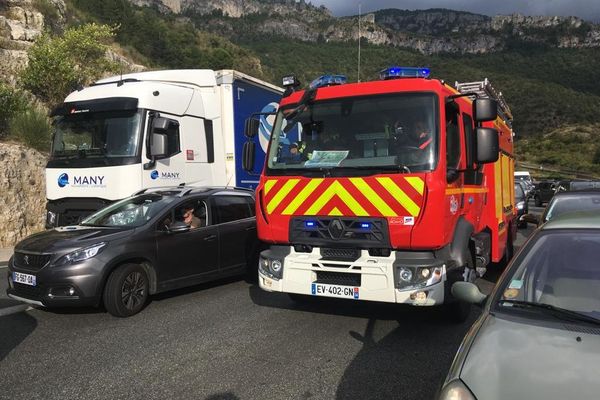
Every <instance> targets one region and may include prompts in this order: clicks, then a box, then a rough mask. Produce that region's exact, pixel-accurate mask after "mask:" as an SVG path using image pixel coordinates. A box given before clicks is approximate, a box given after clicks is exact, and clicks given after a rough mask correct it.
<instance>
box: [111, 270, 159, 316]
mask: <svg viewBox="0 0 600 400" xmlns="http://www.w3.org/2000/svg"><path fill="white" fill-rule="evenodd" d="M103 299H104V307H105V308H106V311H108V312H109V313H110V314H111V315H113V316H115V317H130V316H132V315H134V314H137V313H138V312H140V311H141V310H142V308H144V306H145V305H146V301H147V300H148V275H147V274H146V271H144V268H143V267H142V266H141V265H139V264H124V265H122V266H120V267H118V268H117V269H115V270H114V271H113V272H112V273H111V274H110V276H109V277H108V281H107V282H106V286H105V287H104V296H103Z"/></svg>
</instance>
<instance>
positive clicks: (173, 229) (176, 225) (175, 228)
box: [169, 221, 190, 233]
mask: <svg viewBox="0 0 600 400" xmlns="http://www.w3.org/2000/svg"><path fill="white" fill-rule="evenodd" d="M189 230H190V226H189V225H188V224H186V223H185V222H182V221H175V222H173V223H172V224H171V225H169V233H182V232H187V231H189Z"/></svg>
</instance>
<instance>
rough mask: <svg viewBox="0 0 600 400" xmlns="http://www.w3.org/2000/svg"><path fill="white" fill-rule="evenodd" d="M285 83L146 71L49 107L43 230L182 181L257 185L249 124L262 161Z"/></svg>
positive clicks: (230, 73) (229, 73)
mask: <svg viewBox="0 0 600 400" xmlns="http://www.w3.org/2000/svg"><path fill="white" fill-rule="evenodd" d="M282 93H283V89H281V88H279V87H277V86H275V85H272V84H269V83H267V82H264V81H261V80H259V79H256V78H253V77H251V76H248V75H246V74H243V73H241V72H238V71H234V70H220V71H213V70H202V69H198V70H166V71H148V72H140V73H133V74H127V75H122V76H114V77H110V78H106V79H101V80H99V81H97V82H95V83H94V84H92V85H91V86H89V87H86V88H83V89H81V90H77V91H74V92H73V93H71V94H70V95H69V96H68V97H67V98H66V99H65V101H64V103H63V104H61V105H60V106H59V107H57V108H56V109H55V110H53V112H52V117H53V118H54V120H53V137H52V150H51V154H50V158H49V161H48V164H47V167H46V197H47V215H46V227H47V228H51V227H55V226H64V225H71V224H75V223H77V222H78V221H79V220H80V219H81V218H82V217H84V216H86V215H88V214H90V213H92V212H93V211H96V210H98V209H100V208H102V207H104V206H106V205H108V204H110V203H112V202H114V201H116V200H120V199H123V198H125V197H127V196H130V195H131V194H133V193H134V192H137V191H139V190H143V189H145V188H152V187H159V186H173V185H179V184H182V183H187V184H189V183H191V182H193V183H194V184H195V185H210V186H238V187H246V188H255V187H256V185H257V184H258V176H259V174H260V170H256V171H246V170H244V169H243V168H242V164H241V159H242V146H243V144H244V143H245V141H246V138H245V137H244V135H243V130H244V123H245V120H246V119H247V118H248V117H249V116H250V115H252V114H253V113H256V112H259V114H260V112H262V113H263V114H261V115H263V116H262V118H261V121H260V127H259V129H260V132H261V134H260V135H257V137H256V138H255V139H254V140H255V143H256V146H257V147H258V148H260V149H262V150H261V151H258V152H257V154H256V157H257V159H256V164H257V165H262V163H263V160H264V150H266V146H267V144H268V140H269V134H270V131H271V125H272V122H273V118H274V116H273V115H272V113H273V112H274V111H275V110H276V109H277V107H278V102H279V100H280V99H281V94H282Z"/></svg>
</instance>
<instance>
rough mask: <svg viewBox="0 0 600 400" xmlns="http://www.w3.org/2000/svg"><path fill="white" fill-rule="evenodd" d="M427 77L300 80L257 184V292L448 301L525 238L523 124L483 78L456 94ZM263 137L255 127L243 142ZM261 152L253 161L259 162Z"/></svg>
mask: <svg viewBox="0 0 600 400" xmlns="http://www.w3.org/2000/svg"><path fill="white" fill-rule="evenodd" d="M429 74H430V71H429V69H427V68H403V67H393V68H389V69H386V70H383V71H382V72H381V76H380V79H379V80H376V81H370V82H361V83H352V84H350V83H346V79H345V77H343V76H340V75H333V76H323V77H321V78H319V79H317V80H315V81H314V82H313V83H311V85H310V87H309V88H308V89H306V90H298V86H299V85H298V83H297V81H296V80H295V79H293V78H292V77H290V78H286V79H284V86H286V88H287V90H286V93H285V94H284V98H283V99H282V101H281V104H280V107H279V110H278V112H277V115H276V118H275V122H274V127H273V131H272V134H271V138H270V143H269V149H268V152H267V157H266V162H265V166H264V169H263V172H262V175H261V178H260V183H259V185H258V187H257V192H256V194H257V196H256V204H257V205H256V220H257V224H258V236H259V238H260V239H261V240H262V241H263V242H265V243H267V244H269V248H268V249H267V250H265V251H263V252H262V253H261V256H260V260H259V284H260V287H261V288H262V289H264V290H267V291H273V292H286V293H289V295H290V296H291V297H292V298H293V299H294V300H296V301H302V300H303V299H307V297H306V296H326V297H339V298H348V299H354V300H372V301H382V302H392V303H404V304H411V305H424V306H433V305H441V304H445V307H447V308H448V311H449V312H451V313H452V315H453V316H455V317H456V319H458V320H461V319H464V318H466V316H467V315H468V311H469V309H468V306H466V305H464V304H462V303H459V302H457V301H455V300H454V299H453V298H452V295H451V292H450V287H451V285H452V284H453V283H454V282H456V281H473V280H474V279H475V278H476V277H477V275H482V274H483V273H484V272H485V270H486V267H487V266H488V264H489V263H490V262H499V261H500V260H501V259H502V258H503V257H506V258H507V259H508V258H510V257H511V256H512V244H513V239H514V237H515V232H516V220H515V215H516V210H515V205H514V193H513V191H514V182H513V179H514V178H513V172H514V156H513V133H512V129H511V123H512V115H511V112H510V109H509V107H508V105H507V104H506V102H505V101H504V99H503V97H502V95H501V93H498V92H496V91H495V90H494V88H493V87H492V85H491V84H490V83H489V82H488V81H487V79H486V80H484V81H482V82H471V83H462V84H461V83H457V84H456V85H455V86H456V87H452V86H450V85H448V84H447V83H446V82H444V81H443V80H440V79H432V78H430V76H429ZM257 129H258V126H257V121H256V120H249V121H248V123H247V124H246V132H245V133H246V135H247V136H248V137H252V136H253V135H254V134H255V133H256V131H257ZM253 153H254V149H253V145H252V143H251V142H248V144H247V146H246V147H245V148H244V164H245V167H246V168H251V167H252V164H253Z"/></svg>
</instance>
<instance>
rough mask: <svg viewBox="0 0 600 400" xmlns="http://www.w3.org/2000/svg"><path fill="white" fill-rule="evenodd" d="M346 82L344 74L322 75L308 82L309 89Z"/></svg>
mask: <svg viewBox="0 0 600 400" xmlns="http://www.w3.org/2000/svg"><path fill="white" fill-rule="evenodd" d="M346 82H348V78H346V77H345V76H344V75H323V76H320V77H318V78H317V79H315V80H314V81H312V82H311V83H310V86H309V88H310V89H318V88H320V87H325V86H333V85H343V84H345V83H346Z"/></svg>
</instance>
